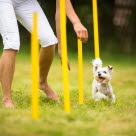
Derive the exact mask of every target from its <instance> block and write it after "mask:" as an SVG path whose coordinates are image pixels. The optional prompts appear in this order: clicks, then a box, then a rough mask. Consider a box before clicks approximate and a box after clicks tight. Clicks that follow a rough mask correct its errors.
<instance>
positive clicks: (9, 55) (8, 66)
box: [0, 49, 17, 107]
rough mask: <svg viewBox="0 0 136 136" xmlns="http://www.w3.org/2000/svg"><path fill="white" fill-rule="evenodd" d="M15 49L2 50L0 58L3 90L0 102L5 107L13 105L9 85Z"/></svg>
mask: <svg viewBox="0 0 136 136" xmlns="http://www.w3.org/2000/svg"><path fill="white" fill-rule="evenodd" d="M16 53H17V51H16V50H12V49H9V50H4V51H3V54H2V57H1V59H0V82H1V85H2V90H3V98H2V104H3V106H5V107H14V104H13V102H12V96H11V85H12V80H13V74H14V69H15V56H16Z"/></svg>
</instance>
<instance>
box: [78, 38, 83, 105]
mask: <svg viewBox="0 0 136 136" xmlns="http://www.w3.org/2000/svg"><path fill="white" fill-rule="evenodd" d="M82 65H83V64H82V41H81V40H80V39H78V88H79V104H83V66H82Z"/></svg>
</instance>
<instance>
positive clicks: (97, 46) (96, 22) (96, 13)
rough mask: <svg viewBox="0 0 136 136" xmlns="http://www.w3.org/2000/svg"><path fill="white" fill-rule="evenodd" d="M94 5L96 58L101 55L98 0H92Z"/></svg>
mask: <svg viewBox="0 0 136 136" xmlns="http://www.w3.org/2000/svg"><path fill="white" fill-rule="evenodd" d="M92 5H93V25H94V47H95V58H99V57H100V53H99V34H98V12H97V0H92Z"/></svg>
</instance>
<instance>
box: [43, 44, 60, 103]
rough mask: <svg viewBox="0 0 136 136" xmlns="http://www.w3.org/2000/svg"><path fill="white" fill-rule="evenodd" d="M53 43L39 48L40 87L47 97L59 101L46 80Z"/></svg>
mask: <svg viewBox="0 0 136 136" xmlns="http://www.w3.org/2000/svg"><path fill="white" fill-rule="evenodd" d="M54 51H55V45H52V46H49V47H42V48H41V50H40V89H41V90H43V91H44V92H45V93H46V95H47V97H48V98H49V99H53V100H56V101H59V99H58V96H57V94H56V93H55V92H54V91H53V90H52V89H51V88H50V86H49V85H48V81H47V76H48V72H49V70H50V66H51V64H52V61H53V57H54Z"/></svg>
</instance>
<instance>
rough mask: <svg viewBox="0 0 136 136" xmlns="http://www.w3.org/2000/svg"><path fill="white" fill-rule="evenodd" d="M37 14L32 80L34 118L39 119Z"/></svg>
mask: <svg viewBox="0 0 136 136" xmlns="http://www.w3.org/2000/svg"><path fill="white" fill-rule="evenodd" d="M37 18H38V15H37V13H33V28H32V36H31V71H32V73H31V78H32V87H31V89H32V103H31V107H32V118H33V119H35V120H36V119H38V117H39V109H38V105H39V96H38V91H39V87H38V85H39V44H38V34H37V25H38V24H37V22H38V21H37Z"/></svg>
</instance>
